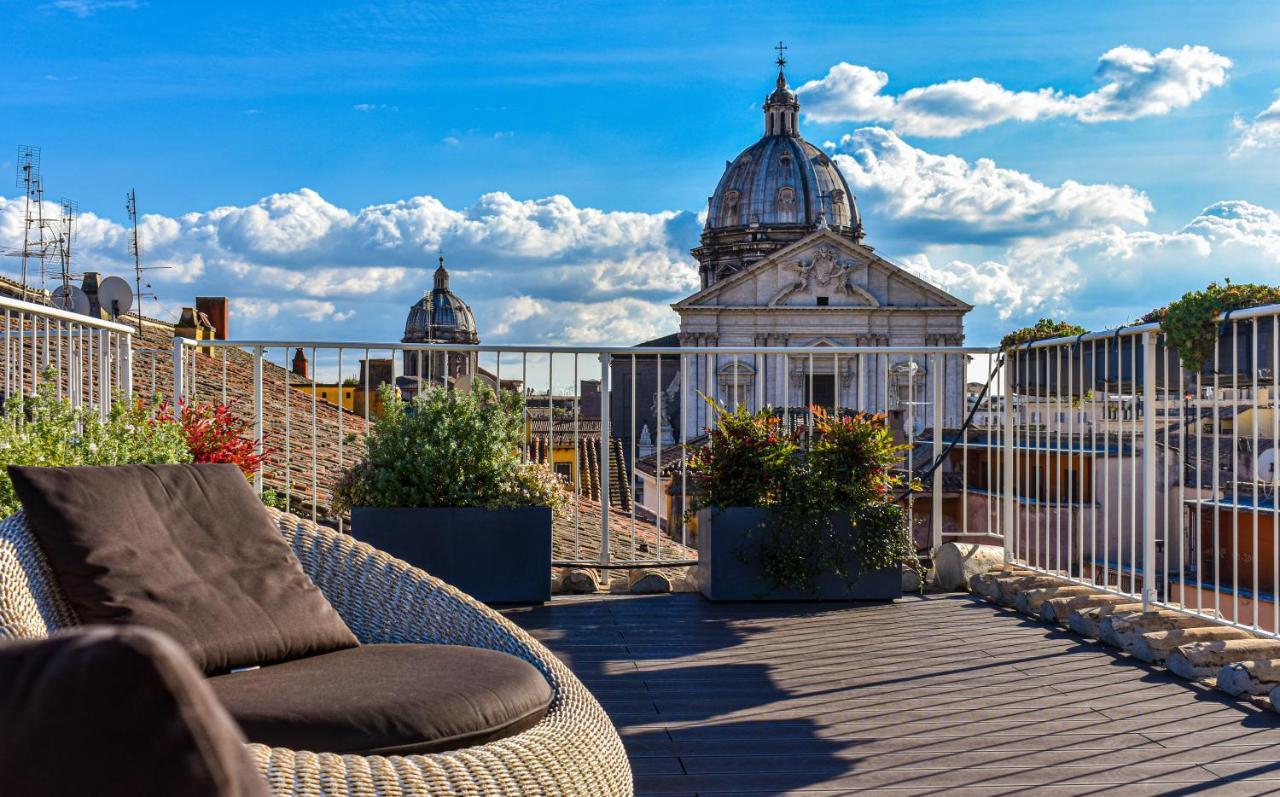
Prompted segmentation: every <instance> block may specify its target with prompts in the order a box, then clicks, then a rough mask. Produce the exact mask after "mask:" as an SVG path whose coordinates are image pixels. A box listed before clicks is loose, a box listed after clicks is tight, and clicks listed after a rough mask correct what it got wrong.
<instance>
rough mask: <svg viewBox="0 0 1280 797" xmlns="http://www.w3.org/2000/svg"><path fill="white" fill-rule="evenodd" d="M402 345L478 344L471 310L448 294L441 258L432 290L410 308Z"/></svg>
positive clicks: (446, 279) (446, 277) (447, 273)
mask: <svg viewBox="0 0 1280 797" xmlns="http://www.w3.org/2000/svg"><path fill="white" fill-rule="evenodd" d="M403 341H404V342H405V343H429V342H433V341H442V342H447V343H478V342H479V335H478V334H477V332H476V318H475V315H474V314H473V313H472V312H471V308H470V307H469V306H468V305H467V303H466V302H464V301H462V300H461V299H459V298H458V297H457V295H455V294H454V293H453V291H451V290H449V272H448V270H446V269H445V267H444V258H443V257H441V258H440V267H439V268H437V269H436V273H435V287H434V288H432V290H431V291H430V292H428V293H427V294H425V295H424V296H423V297H422V298H421V299H419V300H418V301H416V302H414V303H413V305H412V306H411V307H410V308H409V317H408V318H406V319H405V322H404V338H403Z"/></svg>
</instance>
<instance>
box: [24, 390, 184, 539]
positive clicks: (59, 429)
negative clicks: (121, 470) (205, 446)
mask: <svg viewBox="0 0 1280 797" xmlns="http://www.w3.org/2000/svg"><path fill="white" fill-rule="evenodd" d="M56 380H57V375H56V374H55V373H53V372H52V371H47V372H45V374H44V375H43V381H42V382H41V383H40V385H39V386H38V387H37V388H36V392H35V395H33V396H29V397H16V396H15V397H13V398H11V399H9V400H7V401H5V403H4V410H3V412H2V413H0V458H2V459H3V462H4V464H6V465H40V466H48V467H69V466H74V465H151V464H162V463H173V462H190V461H191V452H190V451H188V450H187V444H186V440H185V439H184V437H183V434H182V428H181V426H179V425H178V424H177V423H175V422H174V421H173V420H172V419H165V418H161V417H158V416H155V411H156V409H157V408H158V407H159V402H158V401H149V402H148V401H143V400H141V399H138V400H134V401H129V400H128V399H126V398H124V397H123V396H119V395H117V396H116V397H115V398H114V399H113V400H112V402H111V409H110V411H109V412H108V413H107V417H106V419H103V418H102V416H101V415H100V414H99V412H98V408H97V407H92V406H87V405H81V406H78V407H77V406H73V405H72V404H71V402H70V401H68V400H66V399H60V398H58V388H57V382H56ZM19 508H21V506H20V503H19V501H18V498H17V496H16V495H15V494H14V492H13V483H12V482H10V481H9V476H8V474H7V473H4V472H3V471H0V513H2V514H3V515H10V514H12V513H14V512H16V511H18V509H19Z"/></svg>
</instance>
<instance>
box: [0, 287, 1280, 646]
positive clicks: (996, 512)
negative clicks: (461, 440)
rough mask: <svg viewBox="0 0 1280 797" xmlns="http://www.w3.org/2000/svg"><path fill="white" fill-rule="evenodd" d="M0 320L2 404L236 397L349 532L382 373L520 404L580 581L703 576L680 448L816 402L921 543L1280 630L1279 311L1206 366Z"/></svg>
mask: <svg viewBox="0 0 1280 797" xmlns="http://www.w3.org/2000/svg"><path fill="white" fill-rule="evenodd" d="M0 309H2V310H3V313H4V319H5V326H4V346H5V349H4V353H3V363H4V376H3V386H4V390H5V395H7V396H11V395H16V394H18V393H19V392H22V393H29V392H31V391H32V390H34V389H35V386H36V385H37V384H38V383H39V382H40V380H41V379H43V378H47V379H53V380H55V381H56V383H57V385H58V386H59V389H60V390H61V391H62V395H65V396H67V397H69V398H70V399H71V400H72V401H75V402H79V403H88V404H90V405H93V406H101V407H103V410H104V411H105V408H106V407H107V406H108V405H109V402H110V401H111V400H112V396H113V395H122V394H128V392H129V390H130V388H131V387H132V389H133V390H134V392H137V393H153V392H157V391H158V392H161V393H165V394H168V395H171V396H174V397H177V398H181V399H185V400H190V401H201V402H204V401H216V402H223V403H226V404H228V405H229V406H231V407H232V408H233V410H234V411H236V412H238V413H241V414H242V415H243V416H244V417H246V418H248V419H250V420H251V421H252V425H253V428H254V432H253V434H254V436H255V438H256V439H257V440H259V445H260V446H261V447H262V450H263V451H264V453H265V454H266V457H267V463H268V464H267V467H266V468H265V469H264V473H263V474H262V475H260V476H259V477H258V487H259V488H260V489H262V490H267V489H271V490H274V491H275V492H276V493H277V494H278V495H279V496H280V500H281V501H282V502H283V503H284V504H285V505H286V507H287V508H288V509H290V510H291V511H293V512H296V513H300V514H304V515H309V516H311V517H313V518H315V519H317V520H321V521H324V522H329V523H332V524H333V525H335V526H338V527H342V526H343V523H344V521H343V518H341V517H339V516H337V515H335V514H334V513H333V512H332V509H331V505H332V490H333V486H334V484H335V483H336V482H337V479H338V478H339V476H340V474H341V473H342V472H343V470H344V469H345V468H347V467H350V466H351V465H352V464H353V463H355V462H356V461H357V460H358V459H359V456H360V454H361V451H362V440H363V436H364V434H365V433H366V432H367V430H368V428H369V423H370V421H371V420H373V419H374V418H375V417H376V415H377V412H378V409H379V405H378V400H379V399H378V397H377V392H376V390H377V387H378V385H379V384H380V383H382V382H390V383H392V384H394V385H395V386H396V387H397V389H398V390H399V391H400V392H401V394H403V395H412V394H414V393H416V392H418V391H421V390H424V389H428V388H430V387H433V386H440V385H449V386H452V387H460V386H466V385H467V384H470V383H471V382H473V381H475V380H480V381H484V382H486V383H488V384H492V385H501V386H502V387H504V388H505V389H515V390H519V391H521V392H522V393H523V394H524V395H525V399H526V404H527V410H526V412H527V418H526V424H525V426H526V440H525V446H524V450H523V455H524V456H525V457H528V458H529V459H533V460H539V461H544V462H547V463H548V464H549V465H550V466H551V467H553V468H554V469H555V470H556V471H557V472H558V473H560V474H561V476H562V478H563V479H564V481H565V484H566V487H567V489H568V490H569V492H570V493H571V494H572V495H573V500H572V502H571V503H570V509H569V511H568V514H567V516H565V517H563V518H560V519H558V520H557V526H556V528H557V531H556V534H557V538H556V539H557V545H556V549H555V550H556V562H557V564H560V565H562V566H568V565H587V566H599V567H618V568H626V567H639V566H656V565H680V564H689V563H692V562H694V561H696V557H697V553H696V548H697V535H696V524H695V522H694V518H693V517H692V516H691V513H690V512H689V511H688V509H689V502H690V489H691V484H690V480H689V474H688V468H687V464H686V460H685V456H684V455H685V453H686V452H687V451H689V450H690V449H691V448H692V447H695V446H697V445H699V444H700V443H701V442H702V436H703V435H704V434H705V432H706V430H707V428H708V427H709V426H710V425H712V424H714V423H715V421H716V419H715V414H714V412H712V411H711V409H710V408H709V406H708V404H707V403H706V401H705V400H704V399H703V396H707V397H711V398H714V399H715V400H717V401H720V402H723V403H724V404H726V405H727V406H729V407H734V406H738V405H745V406H747V407H750V408H753V409H755V408H762V407H766V406H767V407H775V408H778V409H775V410H774V412H777V413H778V414H779V415H781V416H782V417H783V418H784V419H785V421H786V422H787V423H788V424H789V425H796V424H803V423H806V422H808V420H809V417H808V415H809V413H810V409H809V407H810V406H812V405H819V406H824V407H827V408H829V409H830V410H832V411H836V412H843V411H853V412H871V413H885V414H886V417H887V422H888V424H889V425H890V427H891V428H892V430H893V431H894V434H895V436H896V437H897V438H898V439H899V441H900V442H902V443H904V444H906V445H907V449H906V451H907V454H906V456H905V457H904V459H903V462H902V465H901V467H902V470H903V471H904V472H909V473H911V474H913V475H914V476H916V477H918V478H920V479H921V480H922V482H923V487H924V489H923V490H922V491H920V492H917V493H913V494H911V495H910V496H909V497H908V498H906V499H904V503H905V505H906V508H907V510H908V514H909V517H910V520H911V523H912V528H913V530H914V533H915V535H916V540H917V543H918V545H919V547H920V548H921V549H922V550H924V549H931V550H936V549H937V547H938V546H940V545H942V544H943V543H945V542H947V541H950V540H955V541H965V542H982V543H990V544H995V545H1004V547H1005V551H1006V556H1007V557H1008V558H1009V559H1010V560H1012V561H1016V562H1019V563H1021V564H1023V565H1024V566H1026V567H1029V568H1031V569H1034V570H1038V571H1042V572H1048V573H1053V574H1055V575H1058V576H1060V577H1062V578H1064V579H1067V580H1069V581H1073V582H1077V583H1081V584H1088V585H1091V586H1094V587H1096V588H1098V589H1102V590H1106V591H1109V592H1112V593H1116V594H1121V595H1127V596H1133V597H1134V598H1135V599H1136V600H1141V601H1142V602H1143V603H1144V604H1146V605H1147V606H1148V607H1153V606H1160V607H1165V608H1170V609H1173V610H1176V611H1181V612H1193V613H1197V614H1201V615H1204V616H1206V617H1210V618H1212V619H1214V620H1216V621H1218V622H1222V623H1226V624H1231V625H1237V626H1241V627H1245V628H1248V629H1251V630H1255V631H1258V632H1261V633H1265V634H1269V635H1277V631H1278V630H1280V601H1277V600H1276V597H1275V589H1276V585H1277V584H1280V555H1278V554H1280V509H1278V508H1277V500H1276V497H1277V494H1278V493H1280V477H1278V476H1277V467H1276V459H1277V453H1276V452H1277V444H1278V441H1280V410H1278V409H1277V397H1278V391H1277V384H1276V374H1277V373H1280V346H1278V345H1277V341H1280V334H1278V333H1280V307H1277V306H1272V307H1264V308H1255V309H1253V310H1248V311H1241V312H1237V313H1233V314H1232V315H1231V317H1230V318H1227V319H1222V320H1221V326H1220V330H1219V332H1220V334H1219V343H1218V345H1217V347H1216V348H1215V350H1214V352H1213V355H1212V357H1211V358H1210V361H1209V362H1208V363H1205V364H1203V366H1202V367H1201V368H1198V369H1188V368H1185V367H1184V366H1183V364H1182V362H1181V360H1180V358H1179V356H1178V353H1177V352H1174V351H1172V350H1170V349H1169V348H1168V347H1167V346H1166V345H1165V343H1166V341H1165V337H1164V334H1163V333H1162V331H1161V330H1160V328H1159V327H1158V326H1157V325H1144V326H1137V327H1131V328H1127V329H1123V330H1120V331H1104V332H1098V333H1091V334H1087V335H1082V336H1080V337H1078V338H1069V339H1061V340H1053V341H1041V342H1037V343H1034V344H1029V345H1026V346H1022V347H1019V348H1017V349H1015V350H1011V351H1008V352H1001V351H999V350H996V349H989V348H982V347H915V348H902V347H838V346H819V347H807V348H806V347H709V348H687V347H671V348H653V347H632V348H623V347H561V346H489V345H482V346H444V345H426V344H407V343H383V342H368V343H366V342H332V341H288V340H242V341H221V340H217V341H215V340H199V341H196V340H190V339H185V338H177V339H173V340H172V348H170V349H167V350H166V349H160V348H158V347H157V345H156V344H155V342H154V341H152V342H151V343H148V344H145V345H143V344H141V343H140V341H139V339H138V336H133V335H132V333H131V329H130V328H129V327H125V326H121V325H118V324H110V323H108V322H103V321H97V320H93V319H87V318H84V317H82V316H76V315H72V314H69V313H63V312H60V311H56V310H52V309H50V308H47V307H42V306H39V305H34V304H29V303H25V302H17V301H15V300H3V301H0ZM299 353H301V355H302V356H301V357H299V356H298V355H299ZM135 357H136V358H137V366H136V367H135V365H134V358H135ZM303 361H305V367H304V365H303ZM42 374H43V375H44V376H42Z"/></svg>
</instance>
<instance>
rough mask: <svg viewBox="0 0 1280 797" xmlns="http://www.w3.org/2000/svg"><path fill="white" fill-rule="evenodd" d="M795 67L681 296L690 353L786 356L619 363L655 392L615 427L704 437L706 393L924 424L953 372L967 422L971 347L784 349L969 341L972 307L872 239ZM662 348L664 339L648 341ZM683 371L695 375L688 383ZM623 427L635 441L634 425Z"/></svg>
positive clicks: (620, 407)
mask: <svg viewBox="0 0 1280 797" xmlns="http://www.w3.org/2000/svg"><path fill="white" fill-rule="evenodd" d="M785 63H786V62H785V60H784V59H781V58H780V59H779V61H778V66H779V68H778V75H777V79H776V81H775V86H774V90H773V91H772V93H770V94H769V95H768V97H767V98H766V99H765V102H764V106H763V112H764V135H763V136H762V137H761V138H760V139H759V140H758V141H756V142H755V143H754V144H752V145H751V146H750V147H747V148H746V149H745V150H743V152H742V153H740V154H739V155H738V156H737V157H735V158H734V159H732V160H730V161H727V162H726V165H725V171H724V174H723V176H722V177H721V178H720V181H719V184H718V185H717V186H716V188H715V191H714V193H713V194H712V195H711V196H710V197H709V198H708V201H707V217H706V224H705V227H704V229H703V232H702V237H701V241H700V245H699V246H698V247H697V248H695V249H694V250H693V251H692V254H693V256H694V258H695V259H696V260H697V261H698V271H699V275H700V283H701V289H700V290H699V291H698V292H697V293H695V294H693V295H692V296H689V297H687V298H685V299H682V300H681V301H679V302H676V303H675V304H674V305H672V307H673V309H674V310H675V311H676V313H678V314H679V316H680V331H679V334H678V335H677V336H676V338H675V341H674V342H675V345H676V346H678V347H680V348H703V347H730V346H750V347H768V348H771V349H773V348H777V349H778V350H779V351H778V353H777V354H772V353H769V354H756V355H725V354H714V355H713V354H692V355H685V356H683V357H679V358H672V359H668V358H665V357H664V358H658V357H655V356H652V355H650V356H646V357H643V358H641V359H640V362H639V363H637V364H636V365H635V366H633V365H632V363H631V362H630V361H629V358H616V359H615V361H614V370H613V378H614V384H615V385H617V384H624V383H625V384H626V385H628V386H630V385H631V384H632V383H634V384H635V386H636V387H637V388H642V389H641V390H639V391H638V394H637V398H636V399H635V401H634V404H635V406H634V407H631V406H630V404H631V403H632V402H631V400H630V398H629V397H627V396H622V397H619V398H618V399H617V400H615V402H614V405H613V411H614V418H615V424H621V423H623V421H624V420H627V422H628V423H629V418H630V417H631V413H632V412H633V411H634V413H635V416H636V418H637V422H636V426H637V429H636V435H641V434H642V433H643V432H644V431H645V430H646V429H647V435H646V436H647V438H648V439H649V440H650V441H658V440H660V439H662V438H666V439H667V440H671V439H674V440H676V441H678V440H680V439H681V433H680V429H681V427H682V426H685V425H687V426H688V429H687V430H686V431H687V436H688V437H689V438H693V437H696V436H697V435H698V434H700V433H701V432H702V430H704V429H705V428H706V427H707V426H708V424H709V421H710V415H711V410H710V408H709V407H708V406H706V404H705V402H702V401H700V400H699V401H696V402H694V406H691V407H686V408H682V407H680V406H679V403H680V399H681V397H682V396H683V397H686V399H687V397H690V396H696V395H697V393H696V392H695V391H699V392H702V393H705V394H707V395H709V396H714V397H715V398H717V399H718V400H720V401H722V402H724V403H725V404H727V405H730V406H733V405H736V404H740V403H742V404H746V405H747V406H749V407H750V408H752V409H757V408H761V407H765V406H770V407H775V408H783V407H785V408H803V407H806V406H808V405H809V404H818V405H822V406H827V407H833V406H836V405H838V406H840V407H854V408H859V409H864V410H869V411H877V412H887V413H890V414H892V415H893V422H894V423H896V424H912V425H914V426H915V427H917V428H918V429H924V428H929V427H932V425H933V422H934V415H935V408H934V407H933V406H932V403H931V398H932V395H933V392H932V389H933V385H934V382H935V380H942V381H943V382H944V393H943V395H944V396H946V397H947V399H946V406H945V407H944V408H943V417H942V419H941V420H942V421H943V424H944V425H945V426H947V427H952V428H954V427H958V426H959V425H960V424H961V423H962V421H963V413H964V409H965V407H964V395H965V393H964V385H965V382H966V378H965V370H966V365H967V363H966V362H965V358H963V357H961V356H949V357H946V358H943V361H942V362H941V363H936V362H933V361H932V360H931V359H930V358H928V357H925V356H922V355H914V354H897V353H884V354H878V355H864V356H860V357H857V358H851V357H847V356H846V357H844V358H837V357H835V356H832V357H823V356H820V355H816V356H814V357H812V358H811V357H809V356H807V355H806V356H789V355H788V354H787V353H786V352H785V349H787V348H788V347H791V348H794V347H836V346H874V347H889V346H894V347H917V348H924V347H933V346H959V345H962V344H963V343H964V316H965V314H966V313H968V312H969V311H970V310H971V309H973V308H972V305H969V304H967V303H966V302H963V301H961V300H960V299H957V298H956V297H954V296H951V295H950V294H948V293H946V292H945V291H943V290H941V289H940V288H938V287H936V286H934V285H931V284H929V283H928V282H926V281H924V280H922V279H920V278H919V277H916V276H915V275H913V274H911V273H910V272H908V271H907V270H905V269H904V268H902V267H901V266H898V265H897V264H895V263H892V262H890V261H889V260H887V259H885V258H884V257H882V256H880V255H879V254H877V253H876V252H875V250H874V249H873V248H872V247H871V246H869V245H867V244H866V243H864V239H865V238H866V232H865V230H864V228H863V223H862V215H861V213H860V212H859V209H858V204H857V200H856V198H855V197H854V194H853V191H852V190H851V189H850V188H849V185H848V183H847V182H846V181H845V179H844V176H843V175H842V174H841V173H840V170H839V168H837V166H836V164H835V163H834V162H833V161H832V160H831V158H830V157H829V156H828V155H827V154H826V153H825V152H823V151H822V149H821V148H819V147H816V146H814V145H813V144H810V143H809V142H807V141H805V140H804V138H803V136H802V135H801V133H800V124H799V120H800V102H799V100H798V99H797V97H796V95H795V93H794V92H792V91H791V89H790V88H789V87H788V86H787V79H786V75H785V73H784V71H783V67H784V66H785ZM654 344H659V341H651V342H649V343H648V344H642V346H643V345H648V346H653V345H654ZM662 344H665V345H670V344H669V343H667V342H666V341H662ZM681 360H682V361H683V362H681ZM659 363H661V367H662V370H663V373H662V375H661V377H660V378H659V376H658V374H657V373H656V372H657V369H658V367H659ZM633 369H634V370H635V372H636V373H635V374H634V375H633V373H632V371H633ZM642 370H643V371H645V373H643V374H641V373H640V371H642ZM681 379H685V380H688V381H689V382H690V384H688V385H683V386H682V385H681V384H680V380H681ZM659 409H660V411H659ZM616 433H617V434H618V435H619V436H620V437H623V438H627V437H628V435H630V434H631V430H630V429H629V428H622V429H616ZM627 448H628V449H630V448H631V446H630V445H629V444H628V445H627Z"/></svg>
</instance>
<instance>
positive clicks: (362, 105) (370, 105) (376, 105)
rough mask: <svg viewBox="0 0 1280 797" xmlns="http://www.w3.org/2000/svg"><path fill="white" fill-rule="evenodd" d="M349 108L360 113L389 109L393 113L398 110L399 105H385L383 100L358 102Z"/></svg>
mask: <svg viewBox="0 0 1280 797" xmlns="http://www.w3.org/2000/svg"><path fill="white" fill-rule="evenodd" d="M351 108H352V110H355V111H360V112H361V113H371V112H373V111H391V112H393V113H394V112H395V111H398V110H400V106H399V105H387V104H386V103H385V102H358V103H356V104H355V105H352V106H351Z"/></svg>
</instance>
